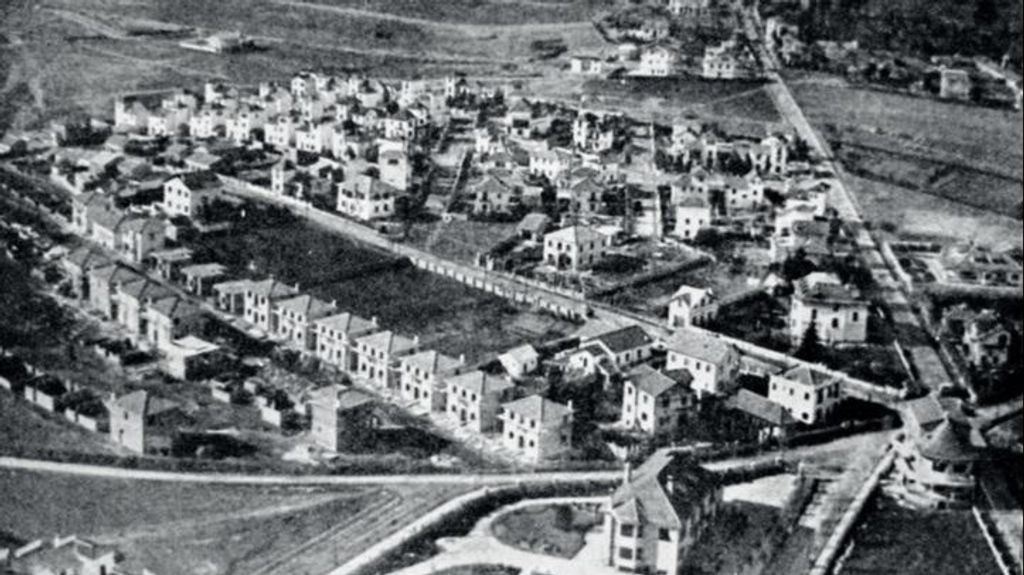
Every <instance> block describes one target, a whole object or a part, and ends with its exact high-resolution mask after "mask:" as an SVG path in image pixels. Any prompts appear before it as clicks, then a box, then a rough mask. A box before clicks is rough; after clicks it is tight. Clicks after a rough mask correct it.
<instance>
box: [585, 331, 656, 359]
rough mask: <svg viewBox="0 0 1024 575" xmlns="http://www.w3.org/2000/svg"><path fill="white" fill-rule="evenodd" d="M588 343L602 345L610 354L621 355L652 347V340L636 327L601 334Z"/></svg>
mask: <svg viewBox="0 0 1024 575" xmlns="http://www.w3.org/2000/svg"><path fill="white" fill-rule="evenodd" d="M589 341H593V342H600V343H602V344H604V346H605V347H607V348H608V350H609V351H611V352H612V353H621V352H624V351H630V350H634V349H637V348H640V347H644V346H648V345H652V344H653V343H654V340H653V339H651V336H649V335H647V332H646V331H644V330H643V328H641V327H640V326H638V325H631V326H627V327H624V328H621V329H617V330H614V331H609V332H606V333H603V334H601V335H599V336H597V337H594V338H592V339H590V340H589Z"/></svg>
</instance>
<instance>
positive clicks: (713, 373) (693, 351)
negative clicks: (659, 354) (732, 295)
mask: <svg viewBox="0 0 1024 575" xmlns="http://www.w3.org/2000/svg"><path fill="white" fill-rule="evenodd" d="M665 347H666V349H667V350H668V362H667V365H666V368H667V369H668V370H679V369H685V370H687V371H689V372H690V373H691V374H693V384H692V387H693V390H694V391H696V392H697V394H698V395H700V396H704V395H708V394H712V395H716V394H719V395H720V394H726V393H729V392H730V391H732V389H733V388H734V387H735V384H736V378H737V377H738V376H739V369H740V354H739V351H738V350H737V349H736V348H735V347H734V346H733V345H731V344H729V343H727V342H725V341H722V340H721V339H719V338H718V337H716V336H715V335H714V334H712V333H710V332H706V331H701V330H695V329H680V330H678V331H677V332H676V333H675V334H674V335H673V336H672V337H671V338H670V339H669V340H668V341H667V342H666V343H665Z"/></svg>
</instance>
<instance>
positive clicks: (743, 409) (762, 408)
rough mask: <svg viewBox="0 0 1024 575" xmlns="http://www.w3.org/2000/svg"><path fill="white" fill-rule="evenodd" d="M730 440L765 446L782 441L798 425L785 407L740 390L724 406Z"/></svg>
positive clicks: (747, 390)
mask: <svg viewBox="0 0 1024 575" xmlns="http://www.w3.org/2000/svg"><path fill="white" fill-rule="evenodd" d="M725 405H726V408H728V409H729V411H730V414H729V417H728V418H727V421H728V424H729V427H730V429H731V437H742V438H743V439H742V441H756V442H758V443H768V442H770V441H784V440H785V438H786V436H787V435H788V434H789V433H790V431H791V430H792V429H793V428H794V427H795V426H796V424H797V421H796V420H795V419H793V416H792V415H790V413H789V410H787V409H786V408H785V407H783V406H781V405H779V404H778V403H775V402H773V401H771V400H769V399H768V398H767V397H765V396H763V395H759V394H757V393H754V392H753V391H750V390H749V389H739V390H737V392H736V394H735V395H732V396H730V397H729V398H728V399H726V402H725Z"/></svg>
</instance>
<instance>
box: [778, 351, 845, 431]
mask: <svg viewBox="0 0 1024 575" xmlns="http://www.w3.org/2000/svg"><path fill="white" fill-rule="evenodd" d="M841 386H842V382H841V381H840V380H839V379H837V378H835V377H832V376H828V375H824V374H822V373H819V372H817V371H814V370H812V369H811V368H809V367H807V366H805V365H802V366H798V367H795V368H793V369H791V370H789V371H787V372H785V373H782V374H773V375H772V376H771V377H770V379H769V384H768V400H769V401H771V402H773V403H776V404H778V405H780V406H782V407H783V408H785V409H786V410H787V411H789V413H790V415H792V416H793V419H795V420H797V421H799V422H801V423H805V424H807V425H814V424H817V423H821V422H823V421H825V420H826V419H828V417H829V416H830V415H831V414H832V413H833V411H835V409H836V407H838V406H839V404H840V403H841V402H842V400H843V397H842V389H841Z"/></svg>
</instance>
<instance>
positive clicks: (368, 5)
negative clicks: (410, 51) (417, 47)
mask: <svg viewBox="0 0 1024 575" xmlns="http://www.w3.org/2000/svg"><path fill="white" fill-rule="evenodd" d="M313 3H316V4H324V5H329V6H338V7H345V8H352V9H359V10H365V11H372V12H379V13H383V14H386V15H387V14H390V15H397V16H400V17H402V18H407V19H419V20H426V21H430V22H444V23H447V22H451V23H455V24H462V25H480V24H485V25H521V24H529V23H543V24H548V23H550V24H560V23H565V22H583V21H588V20H590V19H592V18H593V17H594V16H595V15H596V14H597V13H598V12H599V11H600V10H602V9H607V8H610V7H612V6H614V5H615V3H616V2H615V0H453V1H446V2H437V1H434V0H370V1H365V0H313Z"/></svg>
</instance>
